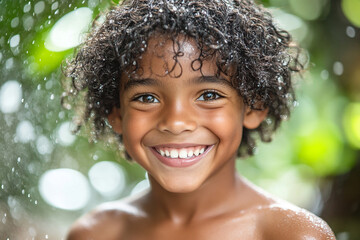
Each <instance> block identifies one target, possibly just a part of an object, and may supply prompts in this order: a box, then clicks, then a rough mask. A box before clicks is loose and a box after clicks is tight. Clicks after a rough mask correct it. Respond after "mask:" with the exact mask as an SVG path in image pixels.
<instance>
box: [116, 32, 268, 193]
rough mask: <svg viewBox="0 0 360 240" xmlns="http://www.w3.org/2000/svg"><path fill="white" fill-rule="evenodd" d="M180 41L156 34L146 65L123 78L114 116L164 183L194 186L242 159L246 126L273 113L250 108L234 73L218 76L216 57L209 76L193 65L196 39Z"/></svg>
mask: <svg viewBox="0 0 360 240" xmlns="http://www.w3.org/2000/svg"><path fill="white" fill-rule="evenodd" d="M178 41H179V43H180V45H179V46H178V45H176V44H173V42H172V41H171V40H167V39H165V38H164V37H161V36H155V37H152V38H151V39H150V40H149V42H148V48H147V50H146V52H145V53H144V54H143V56H142V59H141V61H140V62H139V65H140V69H139V71H138V72H137V73H136V74H134V75H131V79H130V78H129V77H128V76H127V74H124V75H123V76H122V81H123V84H122V88H121V90H120V108H119V109H117V108H114V109H113V111H112V113H111V114H110V115H109V122H110V124H111V125H112V126H113V129H114V130H115V131H116V132H118V133H119V134H122V135H123V143H124V146H125V148H126V150H127V152H128V153H129V155H130V156H131V158H132V159H133V160H134V161H136V162H137V163H138V164H140V165H141V166H142V167H143V168H145V169H146V171H148V173H149V175H150V176H151V177H153V178H154V179H155V180H156V181H157V182H158V183H159V184H160V185H161V186H162V187H163V188H165V189H166V190H168V191H170V192H191V191H194V190H196V189H197V188H199V187H200V186H201V185H202V184H203V183H204V182H206V181H207V180H208V179H209V178H211V176H213V175H214V173H216V172H217V171H218V170H219V169H220V168H222V167H224V166H226V165H229V162H230V161H234V160H235V158H236V154H237V150H238V147H239V145H240V142H241V136H242V131H243V126H245V127H247V128H256V127H257V126H258V125H259V124H260V123H261V121H262V120H263V119H264V117H265V115H266V113H264V112H258V111H251V110H249V109H248V108H247V107H245V106H244V103H243V100H242V98H241V97H240V96H239V95H238V93H237V91H236V90H235V89H234V88H233V87H232V85H231V83H230V80H229V78H228V77H227V76H225V75H221V76H220V77H216V72H217V67H216V64H215V60H214V59H212V60H206V61H203V63H202V68H201V70H202V74H201V72H200V71H194V70H193V68H192V66H193V67H194V68H195V69H196V68H198V67H199V65H197V64H199V63H198V62H195V63H194V64H193V65H192V63H193V60H194V59H197V58H198V54H199V50H198V48H197V46H196V44H195V42H194V40H192V39H186V38H184V37H179V38H178ZM160 43H162V44H160ZM179 47H180V50H181V52H182V53H183V54H178V56H177V61H178V63H176V61H175V60H174V56H175V53H174V49H175V51H177V50H179V49H178V48H179ZM173 67H174V69H173V71H172V72H170V74H167V73H168V71H170V70H171V69H172V68H173ZM180 73H181V75H180ZM179 75H180V76H179ZM175 76H179V77H175Z"/></svg>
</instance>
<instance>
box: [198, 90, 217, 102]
mask: <svg viewBox="0 0 360 240" xmlns="http://www.w3.org/2000/svg"><path fill="white" fill-rule="evenodd" d="M222 97H223V96H221V95H220V94H219V93H217V92H216V91H206V92H203V94H201V95H200V97H199V98H198V99H196V100H199V101H213V100H216V99H219V98H222Z"/></svg>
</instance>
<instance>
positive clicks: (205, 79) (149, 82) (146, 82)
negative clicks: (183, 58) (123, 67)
mask: <svg viewBox="0 0 360 240" xmlns="http://www.w3.org/2000/svg"><path fill="white" fill-rule="evenodd" d="M199 83H216V84H221V85H224V86H227V87H231V88H233V86H232V84H231V82H230V81H228V80H226V79H225V78H221V77H220V78H218V77H216V76H201V77H198V78H193V79H190V80H189V81H188V84H199ZM159 85H161V82H160V81H158V80H156V79H153V78H132V79H130V80H129V81H127V82H126V83H125V85H124V90H128V89H130V88H133V87H136V86H159Z"/></svg>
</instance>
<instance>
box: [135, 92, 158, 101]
mask: <svg viewBox="0 0 360 240" xmlns="http://www.w3.org/2000/svg"><path fill="white" fill-rule="evenodd" d="M134 100H135V101H139V102H142V103H158V102H159V100H158V99H157V98H156V97H154V96H153V95H151V94H144V95H141V96H138V97H136V98H135V99H134Z"/></svg>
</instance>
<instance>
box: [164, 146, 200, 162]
mask: <svg viewBox="0 0 360 240" xmlns="http://www.w3.org/2000/svg"><path fill="white" fill-rule="evenodd" d="M205 149H206V147H202V148H199V147H192V148H182V149H157V151H158V152H159V153H160V154H161V156H163V157H169V158H182V159H184V158H191V157H194V156H196V157H197V156H199V155H200V154H203V153H204V152H205Z"/></svg>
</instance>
